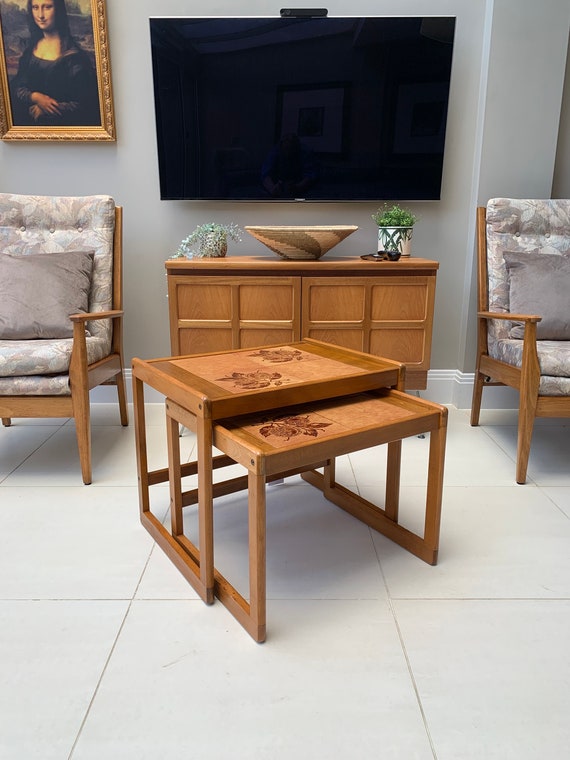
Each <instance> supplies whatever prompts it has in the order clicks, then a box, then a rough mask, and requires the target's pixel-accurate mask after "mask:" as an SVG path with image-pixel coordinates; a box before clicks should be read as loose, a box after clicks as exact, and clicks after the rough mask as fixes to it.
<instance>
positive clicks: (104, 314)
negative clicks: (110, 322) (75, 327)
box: [69, 309, 124, 322]
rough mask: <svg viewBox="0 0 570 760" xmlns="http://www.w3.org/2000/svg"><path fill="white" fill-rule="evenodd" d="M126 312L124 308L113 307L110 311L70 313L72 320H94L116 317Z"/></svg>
mask: <svg viewBox="0 0 570 760" xmlns="http://www.w3.org/2000/svg"><path fill="white" fill-rule="evenodd" d="M123 314H124V312H123V310H122V309H111V310H110V311H95V312H85V313H81V314H70V315H69V318H70V319H71V321H72V322H92V321H93V320H95V319H109V318H110V319H116V318H117V317H122V316H123Z"/></svg>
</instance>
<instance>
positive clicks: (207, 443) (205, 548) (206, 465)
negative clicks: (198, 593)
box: [196, 418, 214, 603]
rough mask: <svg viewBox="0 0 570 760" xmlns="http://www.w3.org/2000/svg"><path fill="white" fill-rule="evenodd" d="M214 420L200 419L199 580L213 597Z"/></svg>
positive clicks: (197, 439)
mask: <svg viewBox="0 0 570 760" xmlns="http://www.w3.org/2000/svg"><path fill="white" fill-rule="evenodd" d="M212 445H213V444H212V421H211V420H209V419H203V418H202V419H199V420H197V428H196V447H197V456H196V459H197V461H198V522H199V528H198V529H199V541H200V581H201V583H202V585H203V586H204V588H205V589H206V590H207V597H208V600H209V601H210V603H211V602H213V601H214V494H213V484H212V480H213V466H212Z"/></svg>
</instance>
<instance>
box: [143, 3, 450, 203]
mask: <svg viewBox="0 0 570 760" xmlns="http://www.w3.org/2000/svg"><path fill="white" fill-rule="evenodd" d="M454 32H455V18H454V17H442V16H437V17H434V16H431V17H415V16H403V17H394V16H391V17H358V18H356V17H320V18H283V17H278V18H269V17H263V18H261V17H260V18H253V17H228V18H223V17H211V18H206V17H191V18H190V17H189V18H183V17H168V18H165V17H163V18H151V19H150V40H151V52H152V66H153V81H154V105H155V117H156V132H157V148H158V163H159V177H160V195H161V198H162V199H164V200H166V199H179V200H182V199H184V200H231V201H295V200H305V201H319V202H321V201H382V200H393V199H397V200H438V199H439V198H440V193H441V180H442V168H443V157H444V146H445V130H446V122H447V109H448V99H449V87H450V77H451V67H452V56H453V40H454Z"/></svg>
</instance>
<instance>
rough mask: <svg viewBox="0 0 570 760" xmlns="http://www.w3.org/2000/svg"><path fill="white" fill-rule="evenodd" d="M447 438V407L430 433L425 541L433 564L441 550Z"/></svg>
mask: <svg viewBox="0 0 570 760" xmlns="http://www.w3.org/2000/svg"><path fill="white" fill-rule="evenodd" d="M446 438H447V409H444V410H443V411H442V413H441V416H440V425H439V427H438V428H436V429H435V430H432V431H431V433H430V444H429V465H428V482H427V493H426V515H425V526H424V542H425V544H426V546H428V547H430V549H431V550H432V552H433V557H432V561H431V564H432V565H435V564H437V555H438V551H439V531H440V523H441V502H442V498H443V468H444V462H445V442H446Z"/></svg>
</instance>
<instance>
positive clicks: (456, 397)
mask: <svg viewBox="0 0 570 760" xmlns="http://www.w3.org/2000/svg"><path fill="white" fill-rule="evenodd" d="M474 377H475V375H474V373H473V372H467V373H466V372H460V371H459V370H456V369H432V370H430V371H429V373H428V383H427V389H426V390H425V391H419V394H420V396H421V397H422V398H426V399H429V400H430V401H435V402H437V403H438V404H447V405H450V406H455V407H456V408H457V409H470V408H471V396H472V394H473V380H474ZM125 378H126V381H127V396H128V399H129V402H131V401H132V400H133V399H132V382H131V381H132V372H131V370H130V369H128V370H126V371H125ZM116 399H117V392H116V390H115V389H114V388H113V387H111V386H105V385H99V386H97V387H96V388H94V389H93V390H92V391H91V402H92V403H94V404H108V403H111V402H114V401H116ZM145 399H146V401H147V402H148V403H151V404H153V403H157V404H160V403H162V402H163V401H164V396H162V394H160V393H158V392H157V391H155V390H154V389H153V388H149V387H148V386H145ZM518 405H519V401H518V393H517V392H516V391H514V390H513V389H512V388H506V387H495V386H493V387H491V388H486V389H485V391H484V392H483V402H482V404H481V407H482V408H484V409H518Z"/></svg>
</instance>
